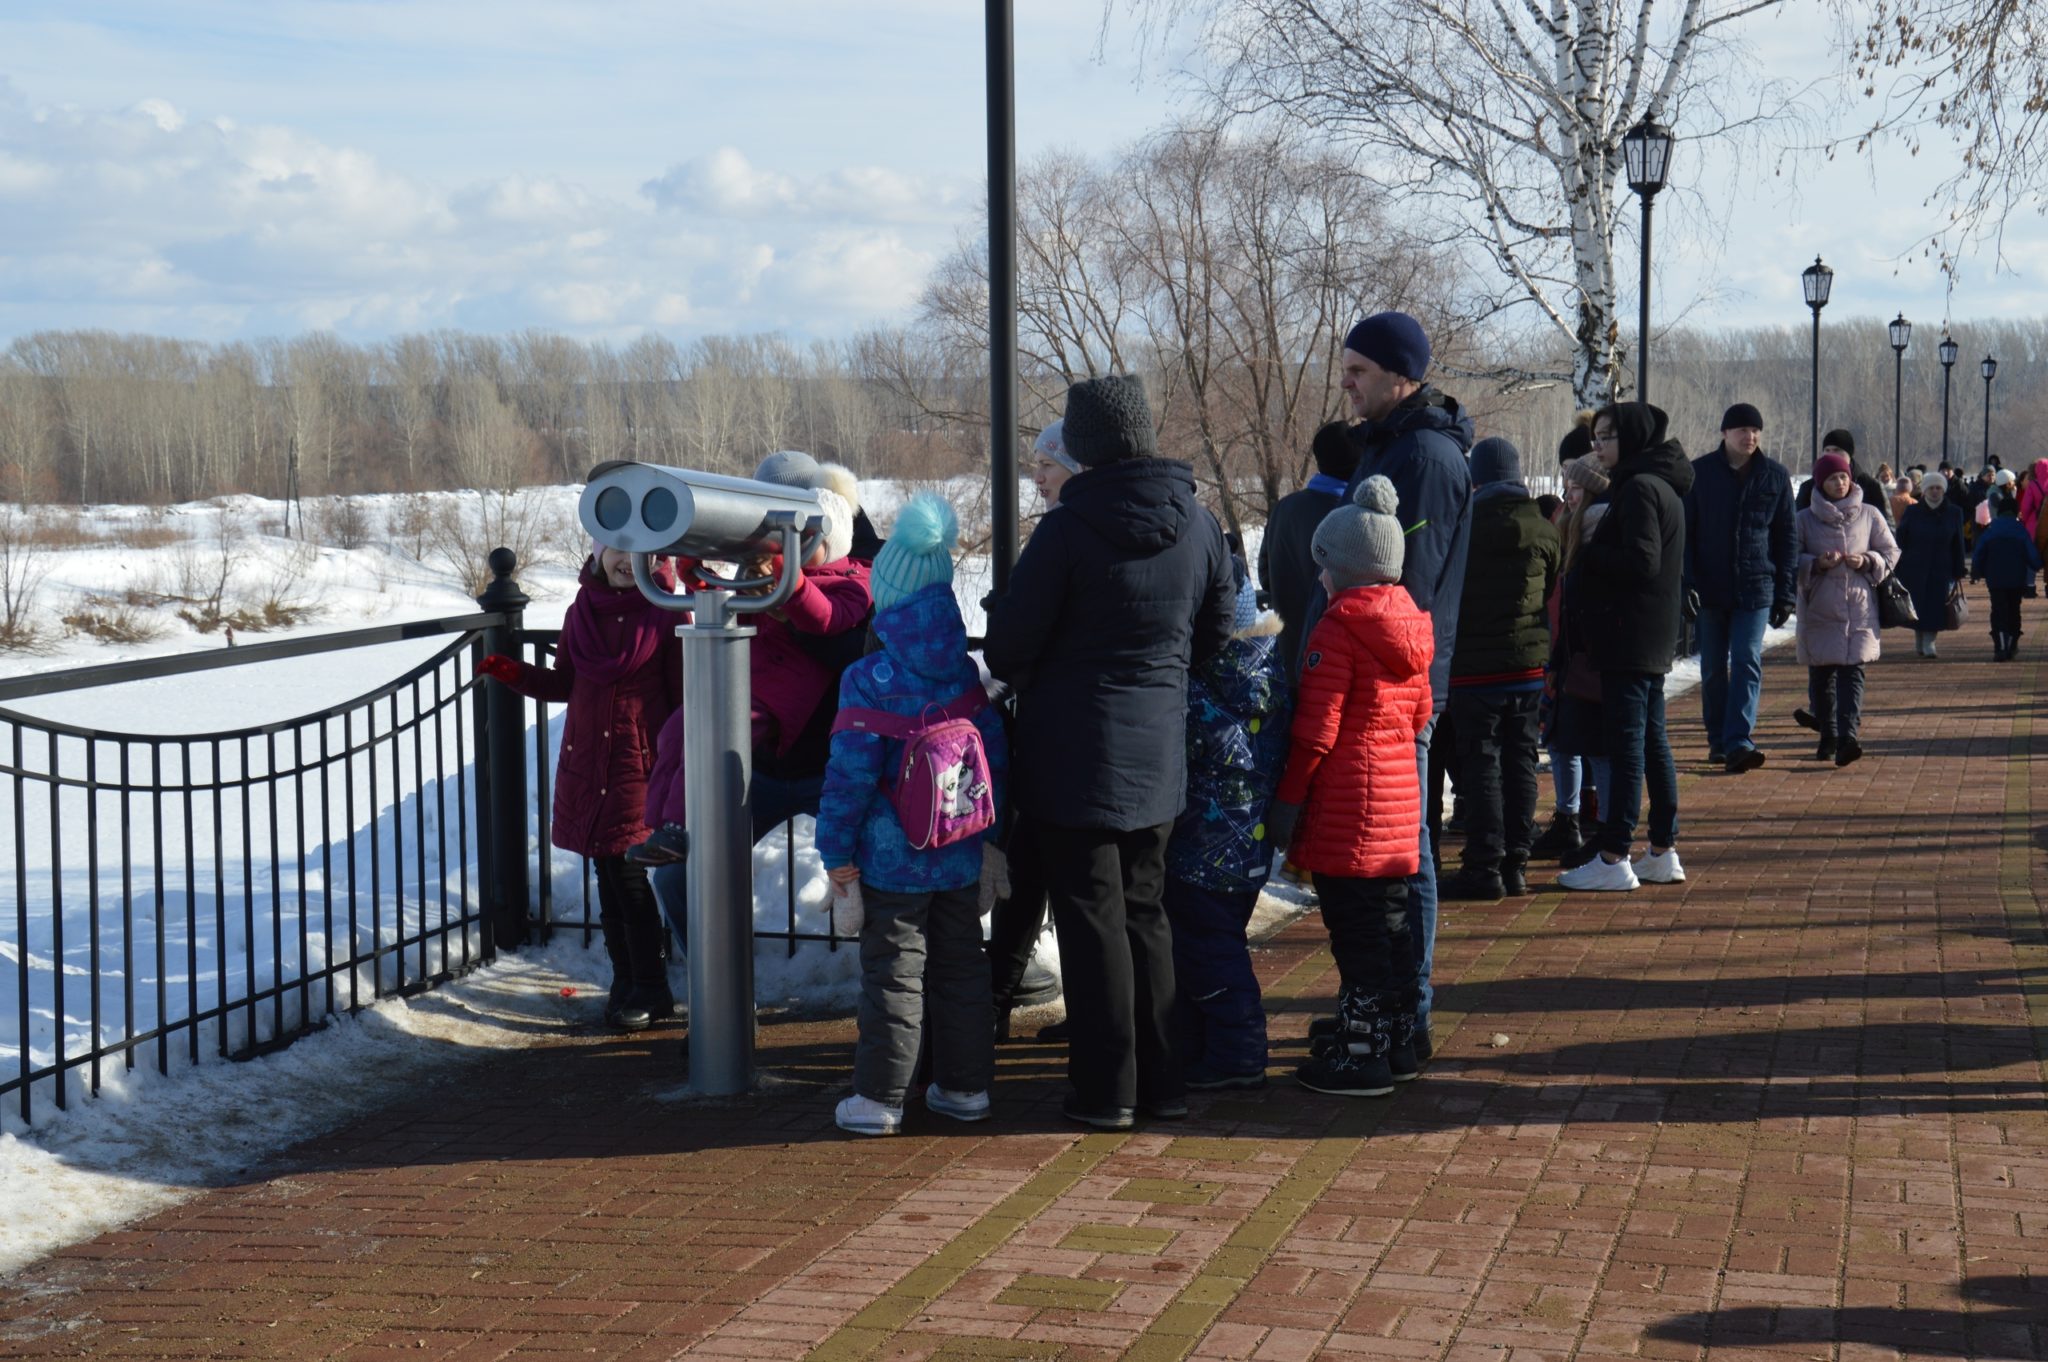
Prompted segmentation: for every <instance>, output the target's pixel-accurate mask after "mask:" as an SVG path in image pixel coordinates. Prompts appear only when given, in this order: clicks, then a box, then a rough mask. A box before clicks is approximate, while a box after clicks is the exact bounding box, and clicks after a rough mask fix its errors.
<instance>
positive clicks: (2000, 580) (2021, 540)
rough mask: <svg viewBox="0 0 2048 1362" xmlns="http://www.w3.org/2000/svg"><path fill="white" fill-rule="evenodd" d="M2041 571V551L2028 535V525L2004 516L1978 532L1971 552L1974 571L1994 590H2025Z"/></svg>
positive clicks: (1971, 564)
mask: <svg viewBox="0 0 2048 1362" xmlns="http://www.w3.org/2000/svg"><path fill="white" fill-rule="evenodd" d="M2040 570H2041V551H2040V550H2039V549H2037V548H2035V547H2034V541H2033V540H2032V539H2030V538H2028V537H2027V527H2026V526H2024V525H2022V524H2020V522H2019V521H2018V520H2017V519H2015V518H2014V517H2012V516H2009V515H2002V516H1999V517H1998V518H1997V519H1995V520H1993V521H1992V522H1991V523H1990V524H1989V525H1986V526H1985V527H1984V528H1983V529H1981V530H1979V531H1977V547H1976V548H1974V549H1972V550H1971V551H1970V571H1971V572H1972V573H1974V574H1975V575H1977V576H1979V577H1982V578H1983V579H1984V585H1986V586H1988V587H1990V588H1991V589H1992V590H1993V591H2024V590H2026V589H2027V587H2029V586H2030V585H2032V584H2033V581H2034V574H2035V573H2036V572H2039V571H2040Z"/></svg>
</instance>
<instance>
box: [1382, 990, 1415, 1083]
mask: <svg viewBox="0 0 2048 1362" xmlns="http://www.w3.org/2000/svg"><path fill="white" fill-rule="evenodd" d="M1415 1031H1416V1026H1415V1005H1414V1004H1413V1003H1412V1002H1411V1003H1409V1004H1408V1005H1406V1006H1405V1007H1403V1008H1401V1009H1400V1010H1399V1011H1398V1012H1396V1013H1395V1014H1394V1016H1393V1024H1392V1028H1391V1032H1390V1036H1389V1040H1390V1044H1389V1045H1388V1048H1387V1069H1388V1071H1389V1072H1390V1073H1392V1074H1393V1075H1394V1081H1395V1082H1396V1083H1409V1082H1413V1081H1414V1080H1415V1079H1417V1078H1419V1077H1421V1076H1422V1058H1421V1056H1419V1055H1417V1054H1416V1053H1415Z"/></svg>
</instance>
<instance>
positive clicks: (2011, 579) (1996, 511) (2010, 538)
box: [1970, 493, 2041, 662]
mask: <svg viewBox="0 0 2048 1362" xmlns="http://www.w3.org/2000/svg"><path fill="white" fill-rule="evenodd" d="M2019 516H2020V506H2019V503H2018V502H2017V501H2015V500H2013V498H2012V495H2011V494H2010V493H2000V494H1999V495H1998V500H1997V501H1996V503H1995V504H1994V505H1993V507H1992V516H1991V523H1990V524H1989V525H1986V526H1985V527H1984V528H1983V530H1982V531H1980V532H1979V533H1978V535H1977V547H1976V548H1974V549H1972V550H1971V551H1970V580H1971V581H1975V580H1977V579H1978V578H1979V577H1981V578H1983V579H1984V584H1985V585H1986V586H1987V587H1989V588H1990V589H1991V657H1992V660H1993V661H1995V662H2010V661H2012V659H2013V658H2014V656H2016V655H2017V654H2018V653H2019V650H2020V600H2021V598H2022V597H2024V596H2027V595H2030V594H2032V592H2033V590H2034V574H2035V573H2036V572H2039V571H2040V570H2041V551H2040V550H2039V549H2038V548H2036V547H2035V546H2034V541H2033V539H2032V538H2031V537H2029V536H2028V534H2027V527H2026V526H2025V525H2023V524H2021V523H2020V518H2019Z"/></svg>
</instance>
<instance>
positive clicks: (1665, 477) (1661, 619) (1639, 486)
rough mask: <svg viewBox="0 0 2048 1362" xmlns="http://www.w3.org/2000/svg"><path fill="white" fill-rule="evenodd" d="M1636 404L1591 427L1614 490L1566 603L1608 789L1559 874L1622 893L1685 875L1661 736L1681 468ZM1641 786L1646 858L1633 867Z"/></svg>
mask: <svg viewBox="0 0 2048 1362" xmlns="http://www.w3.org/2000/svg"><path fill="white" fill-rule="evenodd" d="M1668 424H1669V418H1668V417H1666V416H1665V414H1664V411H1663V409H1662V408H1660V407H1653V406H1651V405H1649V404H1648V403H1646V402H1619V403H1615V404H1614V405H1612V406H1610V407H1607V408H1606V409H1604V410H1603V411H1602V412H1601V413H1600V415H1599V417H1598V418H1596V419H1595V421H1594V422H1593V452H1594V453H1595V454H1596V455H1597V456H1598V457H1599V459H1600V461H1601V463H1602V464H1605V465H1607V466H1608V469H1609V474H1610V476H1611V477H1612V478H1613V482H1612V484H1611V485H1610V487H1609V490H1608V508H1607V514H1606V515H1605V516H1603V517H1602V518H1601V521H1600V525H1599V528H1597V529H1595V530H1594V531H1593V534H1592V537H1591V538H1590V539H1588V540H1587V541H1586V543H1585V545H1584V546H1583V547H1582V548H1581V549H1580V550H1579V556H1578V560H1577V564H1576V566H1575V567H1574V569H1573V571H1574V573H1575V575H1576V577H1577V581H1576V582H1574V583H1568V584H1567V588H1566V600H1567V601H1568V602H1570V603H1571V608H1572V612H1573V617H1572V619H1571V621H1570V624H1569V627H1571V628H1573V629H1583V630H1585V632H1586V638H1587V643H1588V650H1589V651H1590V653H1591V654H1592V660H1593V663H1594V665H1595V666H1597V667H1598V668H1599V671H1600V703H1601V727H1602V733H1603V736H1604V738H1605V741H1606V747H1607V760H1608V763H1609V768H1610V775H1609V780H1610V782H1611V786H1610V788H1609V789H1608V790H1607V791H1605V792H1604V794H1603V798H1602V801H1601V813H1602V814H1603V815H1604V816H1603V817H1602V819H1601V823H1600V831H1599V834H1598V835H1597V836H1596V837H1594V839H1593V840H1592V841H1591V842H1590V843H1588V846H1587V848H1586V849H1582V850H1583V853H1584V854H1587V855H1588V857H1589V858H1588V859H1587V860H1586V861H1585V862H1584V864H1582V865H1578V866H1573V867H1571V868H1569V869H1567V870H1565V871H1564V873H1563V874H1561V875H1559V876H1558V880H1557V882H1558V883H1559V884H1560V885H1562V886H1563V887H1564V888H1566V889H1589V890H1607V891H1627V890H1631V889H1634V888H1635V887H1636V886H1637V885H1638V884H1639V883H1643V882H1647V883H1651V884H1675V883H1677V882H1679V881H1681V880H1683V879H1684V878H1685V869H1684V867H1683V866H1682V865H1681V864H1680V863H1679V859H1678V771H1677V768H1676V767H1674V766H1673V765H1672V762H1671V744H1670V741H1669V739H1668V738H1667V737H1666V736H1665V730H1664V676H1665V673H1667V672H1669V671H1670V670H1671V661H1672V658H1673V657H1674V656H1676V654H1677V652H1678V623H1679V612H1680V608H1681V602H1680V593H1681V591H1682V590H1683V585H1684V573H1685V506H1684V500H1683V499H1684V497H1685V494H1686V493H1687V492H1689V491H1690V490H1692V477H1693V473H1692V463H1691V461H1690V460H1688V459H1687V458H1686V457H1685V449H1684V447H1683V446H1681V445H1680V444H1679V443H1678V441H1676V440H1674V439H1672V438H1670V435H1669V434H1668V432H1667V427H1668ZM1646 780H1647V782H1648V785H1649V793H1650V849H1649V851H1648V853H1647V854H1646V855H1644V856H1643V857H1642V858H1641V859H1639V860H1637V861H1635V862H1634V863H1633V864H1631V862H1630V861H1629V850H1630V847H1631V845H1632V844H1633V842H1634V840H1635V830H1636V817H1637V815H1638V813H1639V812H1640V811H1641V808H1642V791H1643V786H1644V783H1645V781H1646Z"/></svg>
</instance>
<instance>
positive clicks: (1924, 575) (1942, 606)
mask: <svg viewBox="0 0 2048 1362" xmlns="http://www.w3.org/2000/svg"><path fill="white" fill-rule="evenodd" d="M1898 540H1899V566H1898V577H1899V581H1900V582H1902V583H1904V585H1905V588H1906V592H1907V594H1908V595H1910V596H1911V597H1912V598H1913V613H1914V614H1916V615H1918V616H1919V617H1920V622H1919V623H1918V624H1916V625H1914V626H1913V627H1914V628H1915V629H1917V630H1920V631H1922V632H1932V633H1940V632H1942V631H1943V630H1945V629H1947V628H1948V618H1947V611H1948V589H1949V588H1950V587H1951V586H1953V585H1955V584H1956V583H1957V582H1959V581H1961V580H1962V578H1963V574H1964V572H1965V571H1966V569H1965V567H1964V565H1963V508H1962V507H1960V506H1958V505H1956V504H1955V502H1954V501H1952V500H1950V499H1949V498H1947V497H1943V498H1942V499H1941V505H1939V506H1929V505H1928V504H1927V503H1926V502H1924V501H1922V502H1918V503H1916V504H1915V505H1914V506H1913V507H1912V509H1910V510H1908V511H1907V512H1906V514H1905V515H1904V516H1902V517H1901V518H1900V520H1899V533H1898Z"/></svg>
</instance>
